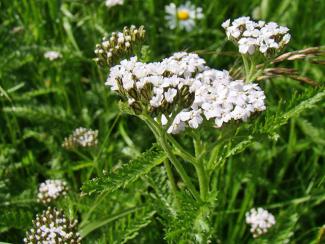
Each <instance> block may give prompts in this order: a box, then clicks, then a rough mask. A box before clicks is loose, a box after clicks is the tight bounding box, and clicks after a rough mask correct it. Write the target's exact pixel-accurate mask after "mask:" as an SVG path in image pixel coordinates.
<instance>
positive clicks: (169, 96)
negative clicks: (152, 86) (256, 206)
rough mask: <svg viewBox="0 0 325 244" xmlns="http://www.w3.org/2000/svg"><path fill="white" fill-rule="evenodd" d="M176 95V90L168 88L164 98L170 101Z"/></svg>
mask: <svg viewBox="0 0 325 244" xmlns="http://www.w3.org/2000/svg"><path fill="white" fill-rule="evenodd" d="M176 95H177V90H176V89H174V88H169V89H168V90H167V91H166V92H165V93H164V96H165V99H166V101H167V102H169V103H172V102H173V100H174V97H175V96H176Z"/></svg>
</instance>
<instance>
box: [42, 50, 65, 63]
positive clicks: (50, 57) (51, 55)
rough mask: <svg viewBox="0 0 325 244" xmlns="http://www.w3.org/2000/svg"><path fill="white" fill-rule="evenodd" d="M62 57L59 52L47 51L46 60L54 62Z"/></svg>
mask: <svg viewBox="0 0 325 244" xmlns="http://www.w3.org/2000/svg"><path fill="white" fill-rule="evenodd" d="M61 57H62V55H61V53H59V52H57V51H47V52H45V53H44V58H46V59H48V60H50V61H54V60H56V59H58V58H61Z"/></svg>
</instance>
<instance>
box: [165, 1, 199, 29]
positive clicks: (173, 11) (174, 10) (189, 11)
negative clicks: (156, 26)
mask: <svg viewBox="0 0 325 244" xmlns="http://www.w3.org/2000/svg"><path fill="white" fill-rule="evenodd" d="M165 11H166V16H165V19H166V21H167V25H168V27H169V28H170V29H172V30H173V29H176V27H177V26H178V27H179V28H180V29H184V30H186V31H191V30H193V28H194V27H195V23H196V20H200V19H202V18H203V16H204V15H203V12H202V8H201V7H196V6H195V5H193V4H192V3H191V2H189V1H188V2H186V3H185V4H182V5H179V6H176V4H175V3H170V4H169V5H166V6H165Z"/></svg>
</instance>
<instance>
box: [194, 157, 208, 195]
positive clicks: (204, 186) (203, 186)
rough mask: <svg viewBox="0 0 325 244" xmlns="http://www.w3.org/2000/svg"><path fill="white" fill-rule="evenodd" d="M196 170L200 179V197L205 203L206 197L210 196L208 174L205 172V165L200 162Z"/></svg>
mask: <svg viewBox="0 0 325 244" xmlns="http://www.w3.org/2000/svg"><path fill="white" fill-rule="evenodd" d="M195 170H196V173H197V176H198V178H199V185H200V196H201V199H202V200H203V201H204V200H206V197H207V196H208V178H207V174H206V172H205V169H204V166H203V164H202V163H200V162H199V163H198V164H197V165H196V166H195Z"/></svg>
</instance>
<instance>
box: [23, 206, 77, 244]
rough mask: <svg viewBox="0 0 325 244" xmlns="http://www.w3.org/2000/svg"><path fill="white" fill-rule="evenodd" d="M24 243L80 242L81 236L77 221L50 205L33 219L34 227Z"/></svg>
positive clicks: (56, 243) (53, 243) (27, 234)
mask: <svg viewBox="0 0 325 244" xmlns="http://www.w3.org/2000/svg"><path fill="white" fill-rule="evenodd" d="M24 243H28V244H29V243H43V244H59V243H62V244H63V243H71V244H73V243H74V244H79V243H81V237H80V235H79V233H78V232H77V221H76V220H73V221H71V220H69V219H67V218H66V216H65V215H64V214H63V212H61V211H58V210H56V209H53V208H50V207H49V208H48V209H47V210H45V211H43V213H42V214H41V215H40V216H39V215H37V216H36V219H35V220H33V228H32V229H30V230H29V231H27V233H26V237H25V238H24Z"/></svg>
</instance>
